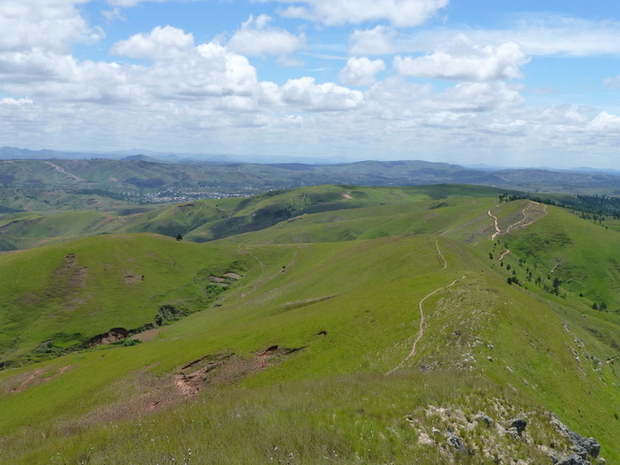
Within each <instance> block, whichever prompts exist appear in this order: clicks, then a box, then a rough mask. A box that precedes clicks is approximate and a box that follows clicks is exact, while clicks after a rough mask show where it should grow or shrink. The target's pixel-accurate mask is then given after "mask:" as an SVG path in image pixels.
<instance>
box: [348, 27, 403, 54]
mask: <svg viewBox="0 0 620 465" xmlns="http://www.w3.org/2000/svg"><path fill="white" fill-rule="evenodd" d="M394 35H395V33H394V31H393V30H392V29H390V28H387V27H385V26H377V27H375V28H373V29H366V30H364V31H362V30H357V29H356V30H355V31H353V33H352V34H351V37H349V54H350V55H353V56H364V55H386V54H390V53H394V51H395V49H394V43H393V39H394Z"/></svg>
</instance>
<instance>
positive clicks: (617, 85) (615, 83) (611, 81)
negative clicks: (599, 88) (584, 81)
mask: <svg viewBox="0 0 620 465" xmlns="http://www.w3.org/2000/svg"><path fill="white" fill-rule="evenodd" d="M603 84H605V87H606V88H607V89H610V90H616V89H620V76H616V77H613V78H605V79H603Z"/></svg>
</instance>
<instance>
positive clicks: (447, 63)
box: [394, 35, 529, 82]
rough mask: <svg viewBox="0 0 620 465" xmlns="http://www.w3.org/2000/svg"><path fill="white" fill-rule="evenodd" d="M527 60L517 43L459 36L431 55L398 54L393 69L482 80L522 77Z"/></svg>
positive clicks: (439, 76) (412, 73)
mask: <svg viewBox="0 0 620 465" xmlns="http://www.w3.org/2000/svg"><path fill="white" fill-rule="evenodd" d="M528 61H529V59H528V58H527V57H526V56H525V54H524V53H523V50H522V49H521V47H519V45H517V44H516V43H514V42H505V43H503V44H501V45H499V46H497V47H495V46H492V45H485V46H482V45H478V44H475V43H473V42H472V41H471V40H470V39H469V38H468V37H467V36H465V35H459V36H457V37H456V38H455V39H454V40H453V41H451V42H449V43H447V44H445V45H443V46H441V47H440V48H439V50H437V51H435V52H434V53H432V54H430V55H426V56H423V57H417V58H412V57H400V56H397V57H395V58H394V69H395V70H396V71H397V72H399V73H400V74H403V75H405V76H416V77H428V78H433V79H449V80H455V81H480V82H483V81H493V80H498V79H515V78H520V77H521V72H520V70H519V68H520V67H521V66H523V65H524V64H526V63H527V62H528Z"/></svg>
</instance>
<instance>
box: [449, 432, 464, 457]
mask: <svg viewBox="0 0 620 465" xmlns="http://www.w3.org/2000/svg"><path fill="white" fill-rule="evenodd" d="M448 443H449V444H451V445H452V447H454V448H455V449H456V450H457V451H459V452H466V451H467V449H465V446H464V445H463V442H462V441H461V438H459V437H458V436H457V435H455V434H454V433H448Z"/></svg>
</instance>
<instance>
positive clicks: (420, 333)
mask: <svg viewBox="0 0 620 465" xmlns="http://www.w3.org/2000/svg"><path fill="white" fill-rule="evenodd" d="M435 246H436V247H437V253H438V254H439V256H440V257H441V260H442V262H443V268H442V270H445V269H446V268H447V266H448V262H447V261H446V259H445V258H444V256H443V254H442V253H441V250H440V249H439V243H438V242H437V237H435ZM461 279H465V276H463V277H461V278H457V279H455V280H454V281H452V282H451V283H450V284H448V285H447V286H443V287H440V288H438V289H435V290H434V291H433V292H430V293H429V294H427V295H425V296H424V297H423V298H422V300H420V303H419V304H418V308H419V310H420V326H419V329H418V335H417V336H416V338H415V341H413V345H412V346H411V350H410V351H409V354H408V355H407V356H406V357H405V358H404V359H402V360H401V362H400V363H399V364H398V365H396V366H395V367H394V368H392V369H391V370H390V371H388V372H387V373H386V374H387V375H389V374H390V373H393V372H394V371H396V370H398V369H399V368H400V367H401V366H403V364H404V363H405V362H406V361H407V360H409V359H410V358H411V357H413V356H414V355H415V354H416V350H417V348H418V342H420V340H422V338H423V337H424V323H425V321H426V317H425V315H424V306H423V304H424V301H425V300H426V299H428V298H429V297H431V296H432V295H434V294H437V293H438V292H440V291H443V290H445V289H448V288H450V287H452V286H454V285H455V284H456V283H457V282H458V281H460V280H461Z"/></svg>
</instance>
